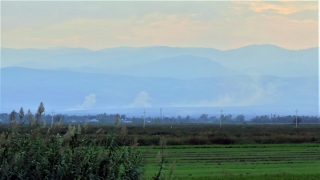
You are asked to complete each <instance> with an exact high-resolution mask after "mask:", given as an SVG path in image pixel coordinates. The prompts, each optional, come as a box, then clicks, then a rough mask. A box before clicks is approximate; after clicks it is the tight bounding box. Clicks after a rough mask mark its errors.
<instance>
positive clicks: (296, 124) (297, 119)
mask: <svg viewBox="0 0 320 180" xmlns="http://www.w3.org/2000/svg"><path fill="white" fill-rule="evenodd" d="M298 112H299V111H298V109H296V128H297V127H298Z"/></svg>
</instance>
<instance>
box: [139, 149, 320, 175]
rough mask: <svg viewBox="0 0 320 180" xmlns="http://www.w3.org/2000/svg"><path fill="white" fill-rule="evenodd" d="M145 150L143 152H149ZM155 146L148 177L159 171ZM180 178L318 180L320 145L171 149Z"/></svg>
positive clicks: (148, 157) (168, 161)
mask: <svg viewBox="0 0 320 180" xmlns="http://www.w3.org/2000/svg"><path fill="white" fill-rule="evenodd" d="M146 148H147V147H143V148H142V149H146ZM159 150H160V149H159V147H154V148H153V149H151V150H150V152H149V153H148V154H147V155H146V160H147V167H146V176H147V177H151V176H153V175H154V173H155V172H156V165H155V161H156V155H157V152H158V151H159ZM167 151H168V155H167V159H166V167H167V169H166V171H165V173H166V174H167V175H168V174H169V171H170V170H169V168H170V166H171V164H172V162H175V166H176V169H175V171H174V176H176V178H177V179H212V178H219V179H319V178H320V144H318V143H317V144H309V143H308V144H267V145H256V144H255V145H202V146H195V145H192V146H168V147H167Z"/></svg>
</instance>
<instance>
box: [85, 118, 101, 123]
mask: <svg viewBox="0 0 320 180" xmlns="http://www.w3.org/2000/svg"><path fill="white" fill-rule="evenodd" d="M88 122H89V123H98V122H100V121H99V120H98V119H91V120H90V121H88Z"/></svg>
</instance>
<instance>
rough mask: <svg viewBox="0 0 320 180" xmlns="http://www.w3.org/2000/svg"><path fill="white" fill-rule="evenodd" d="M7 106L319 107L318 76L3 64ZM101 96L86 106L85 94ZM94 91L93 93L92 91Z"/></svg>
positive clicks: (65, 108)
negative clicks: (191, 74)
mask: <svg viewBox="0 0 320 180" xmlns="http://www.w3.org/2000/svg"><path fill="white" fill-rule="evenodd" d="M1 78H2V81H1V85H2V86H1V91H2V94H1V103H2V108H1V109H2V111H3V110H9V111H10V110H12V108H19V107H21V106H24V107H33V106H35V107H36V106H37V104H38V103H39V102H40V101H43V102H45V103H46V104H47V107H48V108H49V109H56V110H60V111H70V110H88V109H95V108H104V109H108V108H110V107H112V108H119V109H121V108H151V107H224V106H237V107H242V106H246V107H250V106H252V107H253V106H261V105H267V106H273V107H275V106H277V107H281V108H283V109H287V108H301V109H307V110H310V111H314V109H317V107H318V106H317V104H318V85H317V82H318V77H300V78H283V77H276V76H255V77H254V76H221V77H210V78H196V79H184V80H182V79H176V78H146V77H144V78H142V77H140V78H139V77H131V76H121V75H112V74H106V73H81V72H72V71H67V70H39V69H27V68H14V67H11V68H2V69H1ZM90 94H92V97H93V95H94V99H92V100H95V101H92V104H90V106H85V107H83V106H82V105H83V104H85V103H84V101H86V100H85V97H88V96H89V95H90ZM90 97H91V96H90Z"/></svg>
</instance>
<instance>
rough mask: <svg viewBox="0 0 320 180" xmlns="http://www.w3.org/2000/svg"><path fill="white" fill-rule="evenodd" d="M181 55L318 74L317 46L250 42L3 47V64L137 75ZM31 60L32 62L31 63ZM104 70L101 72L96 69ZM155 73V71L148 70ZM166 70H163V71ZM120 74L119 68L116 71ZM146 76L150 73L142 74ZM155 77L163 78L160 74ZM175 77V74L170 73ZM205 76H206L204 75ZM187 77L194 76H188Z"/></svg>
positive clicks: (277, 72) (261, 70)
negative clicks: (223, 46) (231, 45)
mask: <svg viewBox="0 0 320 180" xmlns="http://www.w3.org/2000/svg"><path fill="white" fill-rule="evenodd" d="M181 56H189V57H197V58H199V59H202V58H206V59H209V60H211V61H213V62H215V63H218V64H220V65H221V66H224V67H225V68H229V69H233V70H234V71H237V72H239V73H241V74H249V75H274V76H283V77H297V76H315V75H317V74H318V48H309V49H303V50H287V49H284V48H281V47H278V46H274V45H251V46H246V47H242V48H238V49H232V50H227V51H220V50H217V49H213V48H177V47H163V46H154V47H142V48H130V47H120V48H108V49H102V50H99V51H91V50H87V49H82V48H75V49H73V48H58V49H45V50H39V49H6V48H2V67H9V66H19V67H28V68H39V69H45V68H47V69H48V68H70V69H71V70H76V69H77V68H80V69H81V68H82V67H89V68H92V71H87V72H95V71H94V68H97V69H103V70H105V72H107V73H108V70H110V72H112V71H113V72H114V71H116V70H121V69H125V68H126V69H128V71H123V70H121V71H122V72H123V74H124V75H131V76H135V75H137V72H136V71H134V70H130V71H132V72H131V74H130V73H129V72H130V71H129V69H134V68H137V67H139V68H141V69H142V70H143V69H148V68H149V67H148V66H150V63H153V62H156V61H160V60H165V59H168V58H172V59H173V58H179V57H181ZM31 62H33V63H31ZM99 72H104V71H99ZM151 72H154V71H151ZM163 72H165V70H164V71H163ZM117 74H120V71H118V72H117ZM143 75H144V76H146V77H149V76H151V77H153V76H154V74H153V75H149V74H146V73H145V74H143ZM158 77H163V76H162V75H161V74H160V75H159V76H158ZM172 77H174V76H172ZM205 77H207V76H205ZM189 78H197V77H192V76H189Z"/></svg>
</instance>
